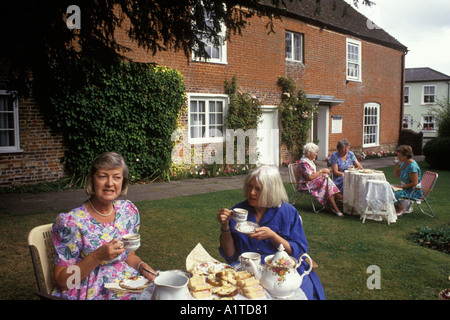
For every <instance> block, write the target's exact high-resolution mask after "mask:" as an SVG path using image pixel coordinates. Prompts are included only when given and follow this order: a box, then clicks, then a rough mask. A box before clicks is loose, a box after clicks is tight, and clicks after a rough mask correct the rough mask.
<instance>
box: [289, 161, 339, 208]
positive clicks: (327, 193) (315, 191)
mask: <svg viewBox="0 0 450 320" xmlns="http://www.w3.org/2000/svg"><path fill="white" fill-rule="evenodd" d="M297 172H298V177H299V182H307V184H308V186H309V188H310V190H311V193H312V195H313V196H314V197H315V198H316V199H317V201H319V203H320V204H325V203H326V202H327V201H328V199H329V198H330V197H331V196H332V195H335V194H336V193H339V189H338V187H336V185H335V184H334V182H333V180H331V178H330V177H329V176H328V175H325V174H323V175H321V176H319V177H317V178H315V179H314V180H312V181H307V180H306V178H307V177H309V176H310V175H311V174H313V173H315V172H316V170H315V168H313V167H312V166H311V165H310V164H309V163H308V162H307V161H304V160H300V161H299V162H298V165H297ZM299 190H303V191H306V190H308V189H307V187H306V186H305V185H299Z"/></svg>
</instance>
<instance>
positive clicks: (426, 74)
mask: <svg viewBox="0 0 450 320" xmlns="http://www.w3.org/2000/svg"><path fill="white" fill-rule="evenodd" d="M426 81H450V76H448V75H446V74H443V73H441V72H439V71H436V70H433V69H431V68H407V69H405V82H426Z"/></svg>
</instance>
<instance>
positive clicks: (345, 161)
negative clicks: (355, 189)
mask: <svg viewBox="0 0 450 320" xmlns="http://www.w3.org/2000/svg"><path fill="white" fill-rule="evenodd" d="M349 149H350V142H348V140H347V139H341V140H339V142H338V144H337V151H336V152H334V153H333V154H332V155H331V157H330V160H329V163H330V165H331V170H332V172H333V182H334V184H335V185H336V186H337V187H338V188H339V190H340V191H341V192H344V190H343V188H344V171H345V170H348V169H349V168H350V167H352V166H353V167H355V168H357V169H363V167H362V166H361V164H360V163H359V162H358V160H357V159H356V157H355V154H354V153H353V152H351V151H350V150H349Z"/></svg>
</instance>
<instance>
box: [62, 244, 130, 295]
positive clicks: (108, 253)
mask: <svg viewBox="0 0 450 320" xmlns="http://www.w3.org/2000/svg"><path fill="white" fill-rule="evenodd" d="M124 251H125V249H124V248H123V247H122V244H121V242H120V241H119V240H118V239H113V240H112V241H111V242H109V243H108V244H105V245H103V246H101V247H99V248H98V249H97V250H94V251H93V252H91V253H90V254H89V255H87V256H86V257H85V258H84V259H82V260H81V261H80V262H78V263H77V264H75V266H77V267H78V269H79V272H80V274H79V277H80V279H76V280H79V281H80V282H81V281H82V280H83V279H84V278H86V277H87V276H88V275H89V274H90V273H91V272H92V270H94V269H95V268H96V267H97V266H98V265H99V264H100V263H101V262H102V261H109V260H113V259H115V258H116V257H117V256H119V255H120V254H122V253H123V252H124ZM68 268H69V266H59V265H55V269H54V278H55V283H56V286H57V287H58V288H59V289H60V290H66V289H68V280H69V278H71V277H72V276H73V275H74V273H75V272H70V273H69V272H67V271H68ZM70 281H72V279H70Z"/></svg>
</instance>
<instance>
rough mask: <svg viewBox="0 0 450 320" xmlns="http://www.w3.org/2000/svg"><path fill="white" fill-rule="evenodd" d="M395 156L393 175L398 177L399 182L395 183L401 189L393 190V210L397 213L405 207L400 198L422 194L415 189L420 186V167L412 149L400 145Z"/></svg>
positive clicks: (401, 212)
mask: <svg viewBox="0 0 450 320" xmlns="http://www.w3.org/2000/svg"><path fill="white" fill-rule="evenodd" d="M396 153H397V157H398V159H397V157H396V159H395V160H394V163H395V166H394V177H396V178H398V177H400V181H401V184H400V185H395V187H397V188H401V189H402V190H399V191H395V192H394V195H395V199H396V200H395V210H396V212H397V214H398V215H403V214H404V213H405V208H404V207H403V205H402V203H401V202H400V201H399V199H400V198H409V197H410V196H412V198H420V197H421V196H422V190H419V189H415V187H420V179H421V177H420V175H421V173H420V167H419V164H418V163H417V162H416V161H415V160H414V159H413V151H412V148H411V146H408V145H401V146H399V147H398V148H397V151H396Z"/></svg>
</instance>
